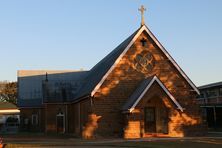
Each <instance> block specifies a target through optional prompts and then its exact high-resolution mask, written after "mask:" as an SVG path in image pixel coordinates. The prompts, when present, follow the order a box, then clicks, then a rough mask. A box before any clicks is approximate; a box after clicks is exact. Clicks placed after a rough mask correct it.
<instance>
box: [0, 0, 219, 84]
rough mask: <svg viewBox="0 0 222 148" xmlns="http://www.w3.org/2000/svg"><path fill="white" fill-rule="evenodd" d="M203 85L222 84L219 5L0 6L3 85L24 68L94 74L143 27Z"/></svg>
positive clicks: (158, 1) (35, 1)
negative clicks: (142, 21) (142, 18)
mask: <svg viewBox="0 0 222 148" xmlns="http://www.w3.org/2000/svg"><path fill="white" fill-rule="evenodd" d="M141 4H143V5H144V6H145V7H146V8H147V11H146V12H145V21H146V24H147V25H148V26H149V28H150V29H151V31H152V32H153V33H154V35H155V36H156V37H157V38H158V40H159V41H160V42H161V43H162V44H163V45H164V47H165V48H166V49H167V50H168V52H169V53H170V54H171V55H172V56H173V58H174V59H175V60H176V61H177V63H178V64H179V65H180V66H181V68H182V69H183V70H184V71H185V72H186V74H187V75H188V76H189V77H190V78H191V80H192V81H193V82H194V83H195V84H196V85H197V86H199V85H203V84H207V83H212V82H217V81H222V68H221V65H222V45H221V43H222V9H221V8H222V1H221V0H184V1H179V0H167V1H166V0H109V1H108V0H19V1H18V0H7V1H3V0H0V55H1V56H0V68H1V72H0V80H10V81H15V80H16V73H17V70H21V69H30V70H32V69H52V70H53V69H58V70H60V69H61V70H62V69H74V70H79V69H82V68H83V69H85V70H88V69H90V68H91V67H92V66H93V65H95V64H96V63H97V62H98V61H99V60H101V59H102V58H103V57H104V56H105V55H107V54H108V53H109V52H110V51H112V49H114V48H115V47H116V46H117V45H118V44H119V43H121V42H122V41H123V40H124V39H125V38H127V37H128V36H129V35H130V34H131V33H133V32H134V31H135V30H136V29H137V28H138V27H139V26H140V13H139V11H138V8H139V7H140V5H141Z"/></svg>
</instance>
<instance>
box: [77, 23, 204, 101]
mask: <svg viewBox="0 0 222 148" xmlns="http://www.w3.org/2000/svg"><path fill="white" fill-rule="evenodd" d="M143 31H145V32H146V33H147V34H148V35H149V36H150V37H151V39H152V40H153V41H154V42H155V44H156V45H157V46H158V47H159V48H160V49H161V51H162V52H163V53H164V54H165V56H166V57H167V58H168V59H169V60H170V61H171V63H172V64H173V65H174V66H175V68H176V69H177V70H178V71H179V73H180V74H181V75H182V76H183V77H184V78H185V80H186V81H187V82H188V83H189V84H190V86H191V87H192V88H193V89H194V90H195V91H196V92H197V94H200V93H199V90H198V89H197V87H196V86H195V85H194V83H193V82H192V81H191V80H190V79H189V78H188V76H187V75H186V74H185V73H184V71H183V70H182V69H181V68H180V67H179V65H178V64H177V63H176V62H175V60H174V59H173V58H172V57H171V56H170V55H169V53H168V52H167V51H166V49H165V48H164V47H163V46H162V45H161V43H160V42H159V41H158V40H157V38H156V37H155V36H154V35H153V33H152V32H151V31H150V30H149V29H148V28H147V26H146V25H143V26H141V27H140V28H139V29H138V30H136V31H135V32H134V33H133V34H132V35H131V36H130V37H128V38H127V39H126V40H125V41H123V42H122V43H121V44H120V45H119V46H118V47H116V48H115V49H114V50H113V51H112V52H111V53H110V54H108V55H107V56H106V57H105V58H103V59H102V60H101V61H100V62H99V63H98V64H96V65H95V66H94V67H93V68H92V69H91V70H90V72H89V74H88V77H87V79H86V81H85V82H86V83H85V85H83V86H82V88H81V89H80V90H79V92H78V93H77V95H76V96H75V97H74V101H77V100H79V99H80V98H82V97H85V96H93V95H94V94H95V93H96V91H97V90H98V89H99V88H100V86H101V85H102V84H103V82H104V81H105V80H106V78H107V77H108V75H109V74H110V73H111V72H112V70H113V69H114V68H115V66H116V65H117V64H118V62H119V61H120V60H121V59H122V57H123V56H124V55H125V53H126V52H127V51H128V49H129V48H130V47H131V46H132V45H133V43H134V42H135V41H136V40H137V38H138V37H139V36H140V35H141V33H142V32H143Z"/></svg>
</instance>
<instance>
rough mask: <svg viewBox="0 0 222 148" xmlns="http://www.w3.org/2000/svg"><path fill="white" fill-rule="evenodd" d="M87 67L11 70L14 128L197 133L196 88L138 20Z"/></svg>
mask: <svg viewBox="0 0 222 148" xmlns="http://www.w3.org/2000/svg"><path fill="white" fill-rule="evenodd" d="M139 10H140V11H141V14H142V15H141V16H142V21H141V26H140V27H139V28H138V29H137V30H136V31H135V32H134V33H133V34H132V35H130V36H129V37H128V38H127V39H126V40H124V41H123V42H122V43H121V44H120V45H119V46H117V47H116V48H115V49H114V50H113V51H112V52H110V53H109V54H108V55H107V56H106V57H104V58H103V59H102V60H101V61H100V62H99V63H97V64H96V65H95V66H94V67H93V68H92V69H91V70H89V71H50V70H20V71H18V105H19V108H20V110H21V129H22V130H26V131H33V132H34V131H36V132H45V133H61V134H62V133H68V134H73V135H75V136H78V137H83V138H104V137H123V138H142V137H153V136H160V137H184V136H196V135H202V134H203V128H204V126H203V125H202V119H201V112H200V108H199V106H198V104H197V100H196V97H197V95H198V94H199V91H198V89H197V87H196V86H195V85H194V83H193V82H192V81H191V80H190V79H189V78H188V76H187V75H186V74H185V73H184V71H183V70H182V69H181V68H180V67H179V65H178V64H177V63H176V62H175V60H174V59H173V58H172V57H171V56H170V54H169V53H168V52H167V50H166V49H165V48H164V47H163V46H162V45H161V43H160V42H159V41H158V40H157V38H156V37H155V36H154V35H153V33H152V32H151V31H150V30H149V28H148V27H147V26H146V25H145V23H144V18H143V12H144V10H145V8H144V7H143V6H142V7H141V9H139Z"/></svg>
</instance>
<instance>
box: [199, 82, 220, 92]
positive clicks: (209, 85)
mask: <svg viewBox="0 0 222 148" xmlns="http://www.w3.org/2000/svg"><path fill="white" fill-rule="evenodd" d="M218 86H221V87H222V82H216V83H211V84H207V85H203V86H199V87H198V89H200V90H201V89H207V88H212V87H218Z"/></svg>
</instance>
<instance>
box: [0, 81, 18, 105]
mask: <svg viewBox="0 0 222 148" xmlns="http://www.w3.org/2000/svg"><path fill="white" fill-rule="evenodd" d="M0 100H1V101H7V102H10V103H13V104H16V103H17V82H5V81H4V82H1V83H0Z"/></svg>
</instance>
